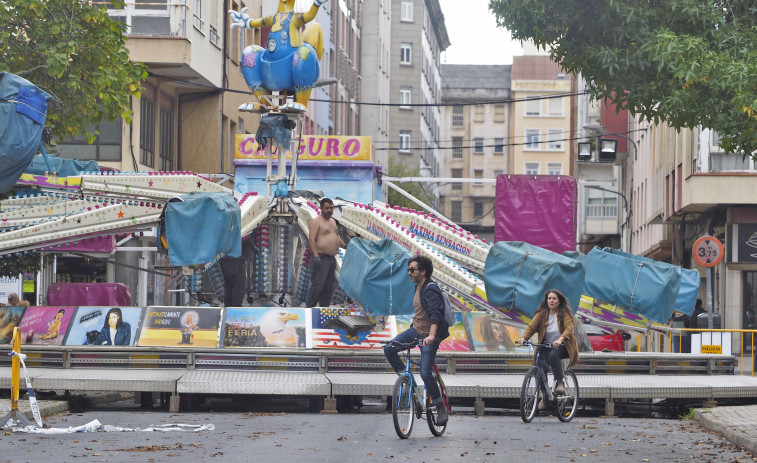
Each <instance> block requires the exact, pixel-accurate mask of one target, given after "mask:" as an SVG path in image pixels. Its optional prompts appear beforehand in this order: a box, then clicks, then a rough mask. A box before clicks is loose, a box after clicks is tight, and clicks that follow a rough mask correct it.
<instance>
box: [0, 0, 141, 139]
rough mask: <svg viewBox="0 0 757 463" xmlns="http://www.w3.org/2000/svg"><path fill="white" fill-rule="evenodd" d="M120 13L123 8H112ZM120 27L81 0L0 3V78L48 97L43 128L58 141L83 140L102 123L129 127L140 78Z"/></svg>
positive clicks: (117, 3)
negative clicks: (24, 83) (15, 79)
mask: <svg viewBox="0 0 757 463" xmlns="http://www.w3.org/2000/svg"><path fill="white" fill-rule="evenodd" d="M111 3H112V4H113V6H115V7H116V8H121V7H123V1H122V0H115V1H113V2H111ZM124 27H125V26H124V24H123V23H121V22H118V21H116V20H113V19H111V18H110V17H109V16H108V13H107V10H106V8H105V7H104V6H102V5H93V4H91V3H90V2H88V1H82V0H0V71H6V72H11V73H13V74H16V75H19V76H21V77H23V78H25V79H26V80H28V81H30V82H32V83H33V84H35V85H36V86H38V87H39V88H41V89H43V90H44V91H46V92H47V93H49V94H50V95H52V96H53V100H51V101H50V102H49V108H48V115H47V126H48V127H49V128H50V129H51V130H52V133H53V134H54V135H56V136H57V137H60V138H71V137H72V136H74V135H77V134H78V135H83V136H85V137H86V138H87V140H88V141H89V142H90V143H91V142H92V141H93V140H94V137H95V134H94V133H93V131H92V127H93V126H95V125H97V124H98V123H99V122H100V121H102V120H103V119H107V120H109V121H113V120H115V119H116V118H118V117H122V118H123V119H124V120H125V121H127V122H129V121H131V118H132V111H131V108H130V104H129V97H130V95H134V96H137V97H138V96H139V94H140V81H141V80H144V79H145V78H146V77H147V72H146V69H145V67H144V65H142V64H141V63H135V62H133V61H131V60H130V59H129V50H128V49H127V48H126V45H125V44H126V38H125V37H124V35H123V30H124Z"/></svg>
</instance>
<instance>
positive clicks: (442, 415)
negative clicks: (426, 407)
mask: <svg viewBox="0 0 757 463" xmlns="http://www.w3.org/2000/svg"><path fill="white" fill-rule="evenodd" d="M431 406H432V407H436V425H437V426H444V425H445V424H447V420H449V412H448V411H447V407H446V406H445V405H444V399H443V398H441V397H440V398H439V400H438V402H437V403H432V404H431Z"/></svg>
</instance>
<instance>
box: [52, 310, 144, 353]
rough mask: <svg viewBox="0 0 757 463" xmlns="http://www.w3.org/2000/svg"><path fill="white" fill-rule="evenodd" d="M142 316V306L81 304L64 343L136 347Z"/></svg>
mask: <svg viewBox="0 0 757 463" xmlns="http://www.w3.org/2000/svg"><path fill="white" fill-rule="evenodd" d="M141 318H142V308H141V307H108V306H102V307H86V306H82V307H78V308H77V309H76V313H75V314H74V316H73V319H72V320H71V328H70V329H69V330H68V335H67V336H66V340H65V341H64V344H65V345H67V346H133V345H134V343H135V341H136V339H137V329H138V328H139V321H140V319H141Z"/></svg>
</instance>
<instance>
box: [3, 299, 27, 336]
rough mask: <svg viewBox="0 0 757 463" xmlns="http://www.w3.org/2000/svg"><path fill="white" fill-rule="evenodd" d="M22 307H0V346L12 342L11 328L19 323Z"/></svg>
mask: <svg viewBox="0 0 757 463" xmlns="http://www.w3.org/2000/svg"><path fill="white" fill-rule="evenodd" d="M23 314H24V308H23V307H0V344H10V343H11V342H12V341H13V328H15V327H17V326H18V324H19V323H20V322H21V316H22V315H23Z"/></svg>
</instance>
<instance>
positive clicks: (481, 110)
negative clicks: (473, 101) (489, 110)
mask: <svg viewBox="0 0 757 463" xmlns="http://www.w3.org/2000/svg"><path fill="white" fill-rule="evenodd" d="M475 108H476V109H475V113H474V116H473V122H484V115H485V114H486V106H484V105H482V104H477V105H476V106H475Z"/></svg>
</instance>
